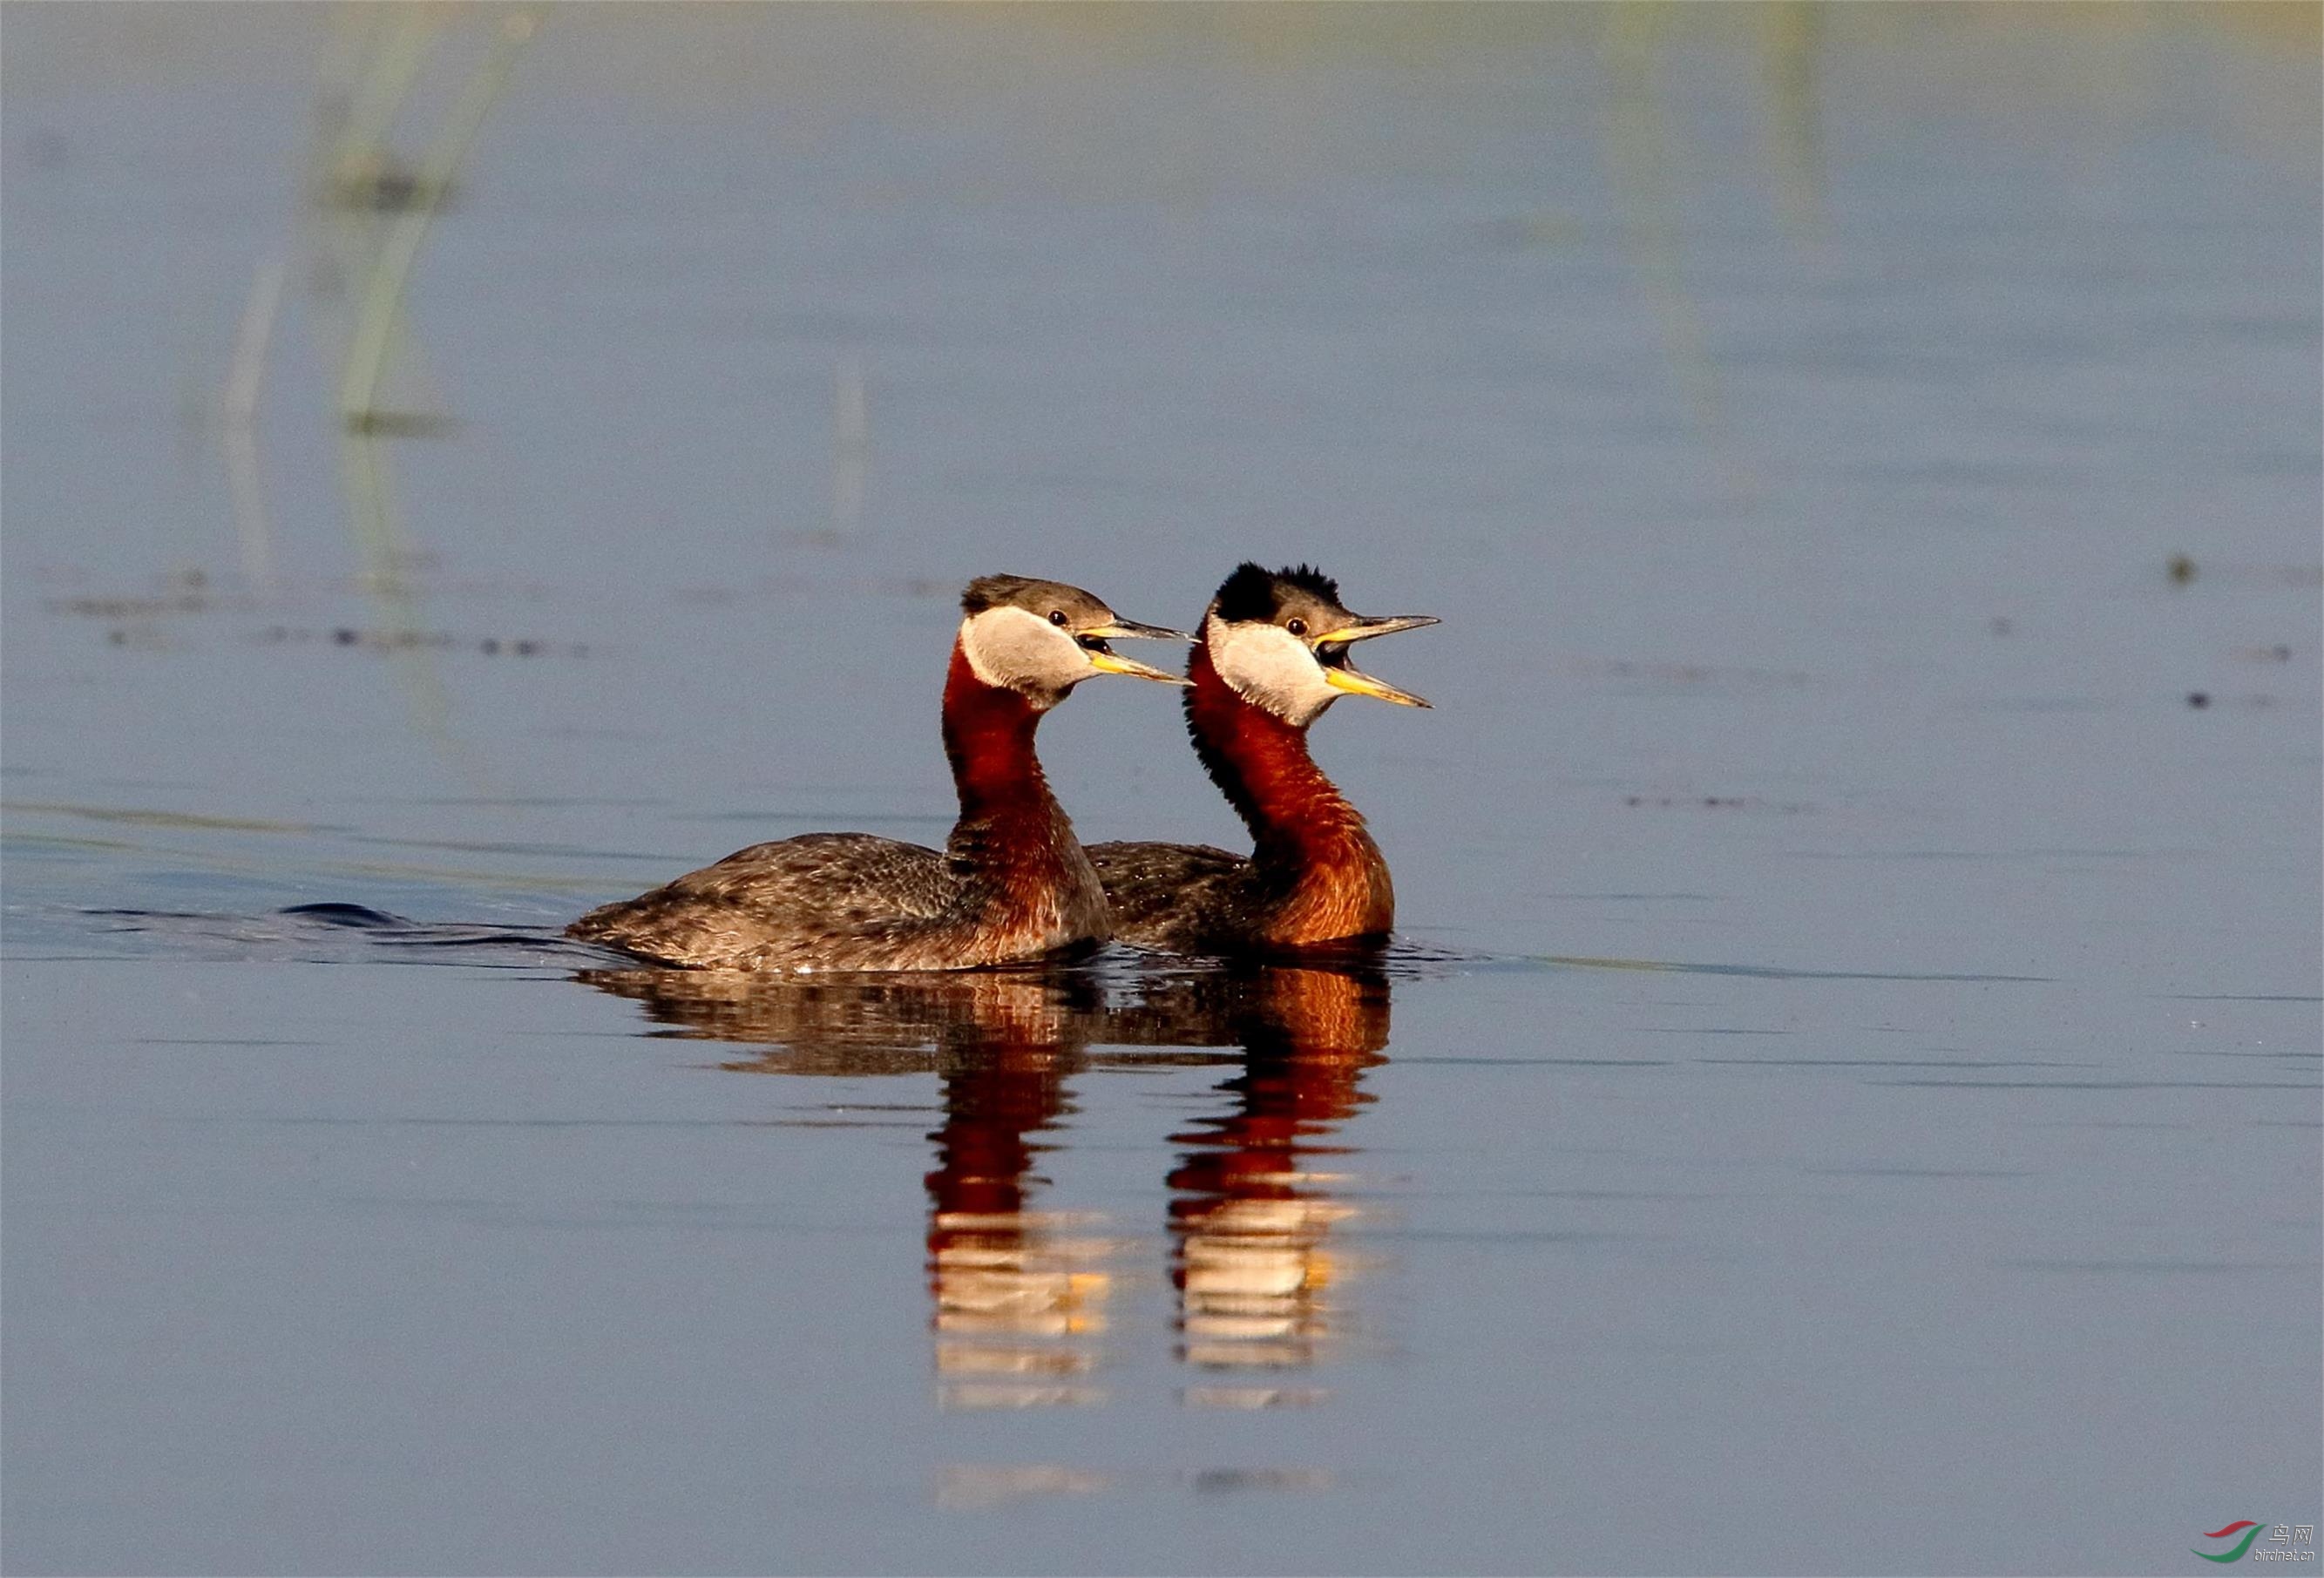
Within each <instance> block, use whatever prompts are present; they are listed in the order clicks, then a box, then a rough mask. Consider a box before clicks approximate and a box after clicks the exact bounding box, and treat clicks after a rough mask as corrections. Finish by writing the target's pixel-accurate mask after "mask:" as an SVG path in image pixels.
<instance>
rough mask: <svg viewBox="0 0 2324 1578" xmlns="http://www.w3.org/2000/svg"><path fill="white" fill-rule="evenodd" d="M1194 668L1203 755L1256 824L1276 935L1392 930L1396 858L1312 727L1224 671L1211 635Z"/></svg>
mask: <svg viewBox="0 0 2324 1578" xmlns="http://www.w3.org/2000/svg"><path fill="white" fill-rule="evenodd" d="M1186 673H1187V677H1188V678H1191V679H1192V680H1193V681H1194V685H1193V686H1192V687H1191V688H1189V689H1188V690H1187V692H1186V728H1187V732H1188V733H1189V734H1193V735H1194V753H1195V754H1196V755H1197V756H1199V757H1201V758H1202V761H1203V767H1204V768H1205V769H1206V770H1207V771H1209V773H1210V775H1211V778H1212V780H1213V781H1215V782H1216V783H1217V784H1218V786H1219V788H1220V789H1222V790H1223V791H1224V792H1225V794H1226V797H1227V799H1228V801H1229V803H1230V804H1231V805H1232V806H1233V807H1234V808H1235V813H1236V815H1238V816H1240V817H1241V818H1242V819H1243V824H1244V825H1245V826H1248V827H1249V828H1250V835H1251V842H1252V844H1253V848H1252V851H1251V863H1252V864H1253V865H1254V866H1256V867H1257V868H1258V869H1259V872H1260V873H1261V875H1262V876H1263V877H1264V878H1265V880H1266V881H1267V884H1268V888H1269V890H1270V892H1271V894H1272V896H1273V899H1274V902H1275V905H1276V909H1277V913H1276V915H1275V916H1273V917H1272V918H1270V919H1269V921H1268V925H1267V927H1266V928H1265V929H1266V930H1267V931H1268V938H1267V940H1269V941H1275V942H1283V943H1309V942H1324V941H1330V940H1333V939H1334V938H1339V937H1367V936H1372V935H1375V934H1379V933H1383V932H1386V931H1387V930H1388V928H1389V927H1390V926H1392V925H1393V924H1394V923H1395V917H1396V900H1395V897H1394V894H1393V891H1392V890H1391V889H1390V887H1389V885H1388V863H1387V862H1386V861H1385V860H1383V859H1382V858H1381V856H1380V852H1379V845H1378V844H1374V843H1373V842H1372V836H1371V835H1370V834H1369V833H1368V832H1366V831H1365V829H1364V819H1363V817H1361V816H1360V815H1359V814H1358V813H1357V810H1356V808H1355V807H1353V806H1351V805H1350V804H1349V803H1348V798H1347V797H1346V796H1345V795H1343V794H1342V793H1341V792H1340V790H1339V789H1338V787H1337V786H1336V785H1334V784H1333V782H1332V780H1330V779H1328V778H1326V777H1324V776H1323V769H1322V768H1320V767H1317V766H1316V765H1315V759H1314V757H1312V756H1310V755H1308V754H1307V731H1306V729H1305V728H1304V727H1302V726H1300V725H1298V724H1290V723H1286V722H1285V721H1284V720H1283V719H1281V718H1279V717H1277V716H1276V715H1274V714H1273V713H1271V712H1268V710H1267V709H1266V708H1265V707H1262V706H1257V705H1256V704H1254V703H1252V702H1250V701H1247V700H1245V699H1244V698H1243V697H1242V696H1241V695H1240V694H1239V693H1238V692H1237V691H1236V690H1235V688H1234V687H1232V686H1231V685H1229V684H1228V683H1227V682H1226V680H1225V679H1224V678H1222V677H1221V676H1220V674H1219V671H1218V668H1217V666H1216V665H1215V664H1213V662H1212V661H1211V652H1210V647H1209V645H1208V644H1207V643H1206V642H1202V641H1197V642H1195V643H1194V658H1193V660H1192V661H1191V662H1190V663H1189V664H1188V666H1187V669H1186Z"/></svg>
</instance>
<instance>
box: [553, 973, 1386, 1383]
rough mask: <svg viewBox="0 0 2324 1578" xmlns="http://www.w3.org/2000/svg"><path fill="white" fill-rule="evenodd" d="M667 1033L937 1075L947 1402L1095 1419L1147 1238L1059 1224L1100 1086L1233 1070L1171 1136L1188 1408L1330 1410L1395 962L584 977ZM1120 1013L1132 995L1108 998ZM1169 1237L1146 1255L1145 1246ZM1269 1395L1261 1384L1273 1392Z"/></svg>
mask: <svg viewBox="0 0 2324 1578" xmlns="http://www.w3.org/2000/svg"><path fill="white" fill-rule="evenodd" d="M581 979H583V980H586V981H587V982H589V983H591V984H593V985H595V986H597V987H599V988H600V989H601V990H604V991H607V992H614V993H616V994H618V995H621V996H623V997H629V998H632V999H635V1000H637V1001H641V1002H642V1003H643V1004H644V1005H645V1006H646V1009H647V1011H648V1012H649V1013H650V1015H651V1016H652V1017H653V1018H654V1019H656V1020H659V1021H661V1022H662V1023H664V1024H666V1025H669V1026H672V1027H674V1028H675V1031H674V1033H676V1034H678V1035H682V1036H692V1037H699V1038H709V1039H716V1040H721V1041H732V1042H747V1043H758V1044H760V1049H759V1050H757V1051H756V1052H755V1053H754V1054H753V1055H752V1056H750V1057H744V1058H738V1059H734V1060H732V1061H724V1062H722V1064H721V1066H723V1067H724V1068H728V1069H733V1070H736V1071H741V1072H749V1073H761V1074H788V1075H823V1076H827V1077H843V1078H851V1077H852V1078H860V1077H865V1076H871V1075H899V1074H934V1075H936V1076H937V1079H938V1081H939V1083H940V1097H939V1099H940V1103H941V1105H940V1111H941V1118H940V1121H939V1122H938V1124H937V1126H936V1128H935V1129H934V1130H932V1131H931V1132H930V1133H929V1135H928V1140H929V1142H930V1144H931V1146H932V1147H933V1150H934V1166H933V1167H931V1168H930V1170H929V1171H928V1172H927V1174H926V1175H925V1176H924V1182H925V1185H926V1187H927V1196H928V1223H927V1275H928V1287H929V1295H930V1300H931V1306H932V1310H931V1317H930V1324H931V1327H932V1330H933V1333H934V1337H935V1354H934V1357H935V1362H936V1375H937V1387H938V1397H939V1400H940V1401H941V1402H942V1403H943V1404H944V1405H945V1406H946V1407H1042V1406H1060V1405H1088V1404H1093V1403H1099V1402H1102V1401H1103V1400H1104V1392H1103V1390H1102V1388H1100V1387H1099V1386H1098V1385H1097V1384H1096V1381H1095V1378H1096V1376H1097V1374H1098V1372H1099V1371H1100V1370H1101V1369H1102V1365H1103V1358H1104V1349H1105V1345H1106V1344H1107V1343H1109V1342H1115V1341H1119V1334H1118V1333H1113V1332H1111V1331H1110V1329H1109V1328H1110V1326H1111V1324H1112V1318H1111V1312H1112V1308H1113V1306H1114V1305H1115V1303H1116V1296H1117V1293H1118V1291H1119V1287H1120V1270H1121V1269H1122V1266H1123V1263H1124V1260H1125V1257H1126V1256H1127V1255H1128V1254H1129V1253H1130V1251H1131V1250H1133V1249H1134V1248H1135V1244H1136V1241H1135V1240H1134V1239H1128V1238H1124V1237H1122V1236H1120V1235H1118V1234H1115V1233H1110V1232H1108V1229H1107V1224H1106V1223H1105V1222H1104V1221H1103V1220H1102V1218H1101V1217H1099V1216H1097V1215H1095V1214H1093V1213H1086V1212H1072V1211H1063V1210H1058V1209H1056V1208H1054V1207H1053V1206H1050V1205H1049V1204H1047V1202H1046V1196H1047V1194H1048V1191H1049V1188H1050V1183H1051V1180H1050V1178H1049V1177H1048V1175H1047V1160H1048V1158H1051V1157H1052V1156H1053V1155H1054V1154H1055V1153H1056V1151H1058V1150H1060V1149H1064V1148H1065V1138H1064V1137H1065V1133H1066V1132H1067V1131H1068V1130H1069V1129H1070V1127H1071V1126H1072V1124H1073V1121H1074V1117H1075V1115H1076V1113H1077V1112H1079V1110H1080V1109H1079V1107H1078V1106H1077V1104H1076V1090H1075V1086H1076V1082H1077V1080H1078V1078H1079V1076H1080V1075H1083V1074H1084V1073H1085V1072H1087V1071H1089V1070H1091V1069H1093V1068H1119V1067H1130V1066H1169V1065H1181V1066H1185V1065H1193V1066H1212V1067H1217V1068H1221V1069H1223V1070H1226V1071H1229V1072H1230V1075H1231V1076H1230V1077H1228V1078H1226V1079H1224V1080H1223V1081H1222V1082H1221V1083H1219V1084H1216V1085H1215V1086H1214V1087H1213V1089H1214V1091H1215V1092H1216V1094H1217V1095H1218V1096H1219V1097H1221V1098H1222V1099H1223V1100H1222V1105H1221V1106H1220V1107H1219V1108H1218V1110H1216V1111H1214V1112H1212V1113H1210V1114H1209V1115H1206V1116H1203V1117H1201V1118H1198V1119H1196V1120H1194V1121H1192V1122H1190V1123H1185V1124H1182V1125H1181V1126H1180V1127H1179V1128H1178V1129H1177V1130H1176V1131H1175V1132H1173V1133H1172V1134H1171V1135H1170V1137H1169V1138H1170V1143H1171V1144H1172V1146H1173V1147H1174V1148H1176V1151H1177V1155H1176V1161H1175V1165H1174V1166H1173V1167H1172V1168H1171V1170H1170V1171H1169V1172H1168V1173H1167V1176H1166V1182H1167V1185H1168V1186H1169V1188H1170V1190H1171V1191H1172V1198H1171V1200H1170V1203H1169V1205H1168V1208H1167V1230H1168V1233H1169V1237H1170V1244H1171V1248H1170V1251H1169V1256H1168V1277H1169V1281H1170V1284H1171V1286H1172V1287H1173V1289H1174V1294H1175V1301H1176V1309H1175V1311H1174V1315H1173V1317H1172V1320H1173V1325H1174V1327H1175V1329H1176V1333H1177V1340H1176V1353H1177V1357H1178V1358H1179V1359H1180V1360H1181V1361H1184V1362H1185V1363H1186V1364H1188V1365H1190V1366H1193V1367H1194V1368H1195V1369H1197V1370H1201V1371H1203V1372H1205V1373H1204V1377H1203V1380H1202V1382H1200V1383H1197V1384H1190V1385H1188V1386H1187V1387H1185V1389H1184V1390H1183V1392H1182V1394H1181V1395H1182V1397H1183V1398H1184V1399H1185V1401H1186V1402H1187V1403H1189V1404H1191V1405H1195V1406H1227V1407H1264V1406H1270V1405H1283V1404H1292V1403H1301V1402H1312V1401H1314V1400H1316V1399H1317V1398H1319V1397H1320V1396H1321V1395H1322V1394H1320V1393H1318V1392H1314V1391H1312V1390H1302V1389H1296V1388H1292V1387H1288V1386H1286V1385H1284V1384H1282V1378H1281V1376H1280V1375H1279V1374H1275V1373H1272V1372H1279V1371H1282V1370H1290V1369H1296V1368H1301V1367H1305V1366H1307V1365H1310V1364H1312V1363H1314V1362H1315V1361H1316V1360H1317V1359H1318V1357H1319V1356H1320V1353H1321V1352H1322V1350H1323V1349H1324V1348H1326V1347H1327V1346H1328V1345H1329V1343H1331V1342H1332V1341H1333V1339H1334V1338H1335V1337H1336V1336H1338V1335H1340V1334H1341V1333H1342V1332H1343V1330H1344V1327H1345V1303H1346V1292H1345V1273H1346V1270H1347V1267H1346V1264H1345V1262H1344V1260H1343V1257H1342V1256H1341V1255H1339V1254H1338V1253H1337V1252H1336V1251H1335V1250H1334V1249H1333V1245H1332V1242H1331V1240H1332V1237H1333V1232H1334V1230H1335V1228H1336V1227H1337V1226H1338V1224H1340V1223H1342V1222H1343V1221H1344V1220H1345V1219H1346V1218H1347V1217H1349V1216H1350V1215H1351V1214H1353V1212H1354V1207H1352V1206H1351V1205H1350V1204H1347V1203H1346V1202H1345V1201H1344V1200H1342V1199H1341V1198H1340V1197H1339V1190H1340V1188H1341V1186H1342V1183H1343V1174H1342V1171H1341V1164H1340V1163H1339V1162H1338V1161H1337V1160H1336V1159H1335V1158H1342V1157H1345V1156H1347V1155H1349V1154H1351V1151H1352V1149H1353V1148H1351V1147H1350V1146H1348V1145H1347V1144H1346V1143H1345V1142H1344V1141H1343V1140H1341V1139H1340V1138H1339V1130H1340V1129H1341V1128H1342V1125H1344V1124H1345V1123H1346V1122H1347V1121H1349V1120H1350V1119H1351V1118H1353V1117H1355V1116H1356V1115H1357V1114H1358V1113H1359V1112H1360V1110H1361V1108H1362V1107H1363V1106H1364V1105H1366V1104H1367V1103H1369V1102H1370V1101H1372V1100H1373V1099H1374V1098H1373V1096H1371V1095H1370V1094H1369V1093H1366V1092H1365V1091H1364V1090H1363V1089H1362V1088H1361V1087H1362V1081H1363V1077H1364V1075H1365V1073H1366V1072H1367V1071H1368V1070H1369V1069H1370V1068H1372V1067H1373V1066H1377V1065H1378V1064H1379V1063H1381V1062H1383V1061H1385V1057H1384V1056H1383V1051H1384V1048H1385V1047H1387V1045H1388V1005H1389V979H1388V974H1387V973H1386V972H1385V971H1384V970H1383V969H1381V968H1380V967H1379V963H1378V961H1377V959H1376V958H1374V957H1372V956H1370V955H1353V956H1351V957H1350V958H1349V959H1346V960H1333V961H1328V962H1317V963H1315V964H1306V963H1303V964H1300V965H1298V966H1296V967H1293V966H1280V965H1266V964H1251V965H1247V966H1231V967H1225V968H1220V969H1215V970H1199V971H1192V972H1175V973H1167V974H1163V973H1156V974H1140V975H1136V976H1132V977H1130V979H1129V980H1128V981H1126V982H1117V983H1112V984H1113V986H1114V988H1115V990H1114V991H1113V992H1111V994H1110V993H1109V992H1108V990H1107V983H1104V982H1102V981H1101V980H1100V979H1098V978H1096V977H1094V976H1093V975H1092V974H1090V973H1088V972H1085V971H1074V970H1036V971H1008V972H994V973H974V974H935V973H930V974H888V975H882V976H878V977H868V976H867V977H862V978H857V979H853V980H850V979H844V978H829V977H827V978H825V979H823V980H821V981H818V982H816V983H805V982H800V981H797V980H795V979H790V978H786V977H781V976H771V975H766V974H755V975H753V974H735V973H724V972H696V971H676V970H611V971H592V972H586V973H585V974H583V975H582V976H581ZM1110 996H1111V998H1112V999H1113V1001H1110V1000H1109V999H1110ZM1149 1242H1150V1241H1149ZM1254 1377H1262V1378H1263V1380H1262V1382H1261V1383H1254V1381H1253V1378H1254Z"/></svg>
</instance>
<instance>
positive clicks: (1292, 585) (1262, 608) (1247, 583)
mask: <svg viewBox="0 0 2324 1578" xmlns="http://www.w3.org/2000/svg"><path fill="white" fill-rule="evenodd" d="M1286 590H1297V591H1301V592H1305V593H1306V594H1307V595H1310V596H1312V597H1314V598H1316V599H1318V600H1319V601H1321V602H1323V603H1327V604H1331V605H1332V606H1333V607H1334V608H1336V607H1338V606H1340V583H1339V582H1337V581H1335V580H1333V579H1332V577H1329V576H1327V575H1325V574H1324V573H1323V571H1321V570H1319V569H1317V568H1314V566H1313V565H1296V566H1291V565H1286V566H1285V567H1284V568H1282V569H1279V570H1270V569H1268V568H1267V567H1266V566H1264V565H1260V564H1255V563H1252V562H1250V560H1245V561H1244V562H1243V563H1241V564H1239V565H1237V566H1236V567H1235V572H1234V574H1232V575H1231V576H1229V577H1227V578H1226V579H1225V580H1224V581H1222V582H1221V583H1220V584H1219V595H1218V599H1217V602H1218V611H1219V617H1220V618H1221V619H1223V620H1225V621H1226V622H1227V623H1230V624H1245V623H1264V622H1266V621H1269V620H1272V619H1273V618H1274V617H1275V613H1276V610H1277V608H1278V607H1280V606H1281V605H1282V595H1283V593H1284V592H1285V591H1286Z"/></svg>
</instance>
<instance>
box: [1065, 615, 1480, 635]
mask: <svg viewBox="0 0 2324 1578" xmlns="http://www.w3.org/2000/svg"><path fill="white" fill-rule="evenodd" d="M1428 623H1431V624H1434V623H1436V622H1435V621H1434V620H1433V619H1432V620H1430V621H1429V622H1428ZM1081 633H1082V634H1084V635H1093V636H1095V637H1097V638H1098V640H1100V641H1111V640H1113V639H1115V638H1117V637H1122V636H1130V637H1136V638H1139V639H1141V640H1147V641H1193V640H1194V637H1193V636H1190V635H1188V634H1187V633H1186V632H1185V631H1183V630H1164V629H1163V628H1162V627H1161V626H1160V625H1158V624H1140V623H1138V622H1137V621H1136V620H1134V619H1124V618H1122V617H1121V616H1120V614H1116V615H1115V616H1114V618H1113V623H1111V624H1101V625H1096V626H1093V628H1091V629H1089V630H1085V631H1083V632H1081Z"/></svg>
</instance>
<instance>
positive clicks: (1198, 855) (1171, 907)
mask: <svg viewBox="0 0 2324 1578" xmlns="http://www.w3.org/2000/svg"><path fill="white" fill-rule="evenodd" d="M1086 853H1087V854H1088V855H1089V858H1090V864H1092V865H1093V866H1095V867H1096V868H1097V880H1098V881H1099V883H1100V884H1101V885H1102V887H1103V888H1104V889H1105V901H1106V904H1107V907H1108V908H1110V909H1111V910H1112V911H1113V935H1114V937H1115V938H1116V939H1117V940H1118V941H1120V942H1125V943H1129V944H1130V945H1132V946H1136V947H1143V948H1188V947H1193V946H1198V944H1199V942H1200V941H1201V939H1202V938H1203V937H1206V936H1207V935H1208V934H1209V932H1210V930H1211V929H1212V927H1213V925H1214V924H1215V917H1217V916H1218V915H1219V914H1221V913H1222V911H1223V912H1231V908H1232V900H1231V898H1230V894H1231V891H1232V889H1233V888H1234V886H1235V885H1236V884H1237V883H1238V882H1239V881H1240V880H1241V878H1242V876H1243V874H1244V873H1245V872H1248V871H1249V870H1250V862H1249V861H1248V860H1245V859H1244V858H1243V857H1242V856H1241V855H1239V854H1229V853H1228V852H1227V851H1225V850H1223V849H1218V848H1214V847H1213V846H1212V845H1210V844H1090V845H1088V846H1087V847H1086Z"/></svg>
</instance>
